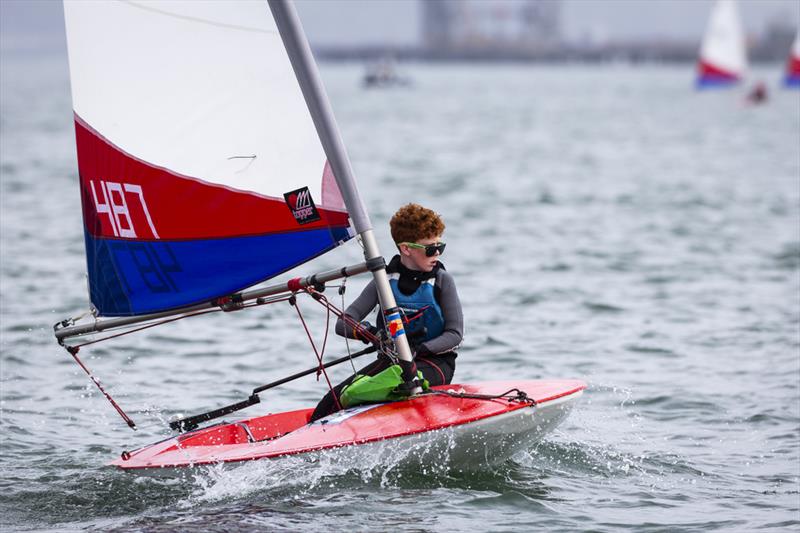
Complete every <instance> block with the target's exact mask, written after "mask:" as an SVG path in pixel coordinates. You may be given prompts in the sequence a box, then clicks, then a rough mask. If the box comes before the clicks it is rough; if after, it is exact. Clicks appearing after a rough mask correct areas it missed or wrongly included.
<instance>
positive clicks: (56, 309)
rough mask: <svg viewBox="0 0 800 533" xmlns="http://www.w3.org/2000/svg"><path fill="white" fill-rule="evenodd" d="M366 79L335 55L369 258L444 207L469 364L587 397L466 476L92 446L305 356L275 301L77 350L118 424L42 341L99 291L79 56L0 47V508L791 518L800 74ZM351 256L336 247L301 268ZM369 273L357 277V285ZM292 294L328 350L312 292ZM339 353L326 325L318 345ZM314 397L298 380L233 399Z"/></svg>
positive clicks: (319, 518) (637, 520)
mask: <svg viewBox="0 0 800 533" xmlns="http://www.w3.org/2000/svg"><path fill="white" fill-rule="evenodd" d="M362 74H363V69H362V67H361V66H360V65H323V67H322V76H323V79H324V82H325V84H326V86H327V89H328V92H329V95H330V99H331V102H332V105H333V108H334V111H335V113H336V117H337V120H338V122H339V126H340V129H341V132H342V135H343V137H344V141H345V144H346V146H347V148H348V151H349V154H350V157H351V159H352V162H353V167H354V169H355V173H356V176H357V177H358V181H359V184H360V189H361V193H362V195H363V198H364V200H365V202H366V205H367V206H368V209H369V211H370V213H371V216H372V220H373V223H374V225H375V230H376V233H377V237H378V240H379V242H380V245H381V247H382V250H383V251H384V253H385V254H387V255H389V254H391V253H392V243H391V241H390V238H389V234H388V228H387V225H388V224H387V223H388V219H389V218H390V217H391V215H392V213H393V212H394V211H395V210H396V209H397V208H398V207H399V206H400V205H402V204H404V203H406V202H419V203H421V204H423V205H426V206H428V207H431V208H433V209H435V210H436V211H437V212H439V213H441V215H442V216H443V218H444V220H445V222H446V224H447V230H446V232H445V241H446V242H447V245H448V246H447V252H446V253H445V254H444V256H443V257H442V261H443V262H444V264H445V265H446V267H447V269H448V270H449V271H450V272H451V273H452V274H453V276H454V278H455V280H456V283H457V286H458V289H459V294H460V297H461V302H462V305H463V308H464V316H465V338H464V343H463V346H462V348H461V350H460V352H459V354H460V355H459V357H458V368H457V370H456V381H461V382H469V381H481V380H496V379H522V378H524V379H538V378H580V379H584V380H586V381H587V382H588V384H589V388H588V390H587V391H586V393H585V395H584V397H583V399H582V401H581V402H580V403H579V404H578V406H577V408H576V410H575V411H574V412H573V413H572V415H571V416H570V417H569V418H568V419H567V420H566V421H565V422H564V423H563V424H562V425H561V426H560V427H559V428H558V430H556V431H555V432H553V433H551V434H550V435H549V437H548V438H547V439H546V440H544V441H543V442H540V443H531V444H530V446H529V447H527V449H525V450H524V451H523V452H522V453H520V454H518V455H517V456H515V457H514V458H513V459H512V460H509V461H506V462H504V463H501V464H494V465H484V466H482V467H481V468H478V469H477V470H474V471H470V472H457V471H450V470H448V469H446V468H444V469H443V468H437V465H435V464H432V465H429V466H428V467H424V468H420V469H411V470H409V469H404V468H402V467H401V466H400V462H399V461H397V462H395V461H392V460H382V461H379V462H376V461H370V460H367V459H365V458H363V457H360V458H358V459H357V460H352V461H348V460H347V456H346V455H345V456H344V458H342V456H341V455H340V456H338V457H336V458H333V457H326V456H324V455H323V457H322V459H319V460H317V461H308V460H305V459H303V458H290V459H287V460H284V461H277V462H269V461H264V462H257V463H253V464H248V465H244V466H242V467H240V468H227V467H214V468H207V469H200V470H198V471H189V472H186V473H185V474H184V475H182V476H180V477H177V478H159V477H156V478H150V477H139V476H137V475H131V474H126V473H122V472H118V471H115V470H113V469H111V468H109V467H107V466H106V464H107V463H108V462H109V461H110V460H112V459H113V458H115V457H117V456H118V454H119V453H120V452H121V451H122V450H126V449H127V450H130V449H134V448H136V447H139V446H142V445H145V444H148V443H150V442H153V441H156V440H160V439H162V438H165V437H167V436H169V435H170V432H169V430H168V429H167V421H168V420H169V419H170V418H171V417H173V416H175V415H177V414H194V413H197V412H201V411H204V410H208V409H211V408H214V407H218V406H221V405H225V404H228V403H233V402H236V401H239V400H242V399H245V398H246V397H247V396H248V395H249V392H250V391H251V390H252V389H253V388H254V387H257V386H259V385H261V384H263V383H267V382H269V381H271V380H274V379H277V378H280V377H283V376H285V375H287V374H289V373H293V372H296V371H299V370H302V369H305V368H309V367H312V366H314V364H315V357H314V354H313V351H312V349H311V347H310V344H309V342H308V339H307V337H306V334H305V332H304V331H303V328H302V326H301V324H300V323H299V321H298V319H297V316H296V313H295V312H294V311H293V310H292V309H291V308H290V307H289V306H288V304H285V303H284V304H275V305H272V306H266V307H261V308H257V309H254V310H249V311H246V312H241V313H232V314H222V313H219V314H214V315H210V316H207V317H201V318H195V319H189V320H184V321H180V322H176V323H173V324H170V325H165V326H161V327H159V328H155V329H151V330H148V331H145V332H140V333H138V334H135V335H130V336H127V337H122V338H120V339H117V340H114V341H108V342H105V343H100V344H97V345H94V346H91V347H87V348H84V349H83V350H82V351H81V353H80V355H81V356H82V357H83V360H84V362H85V363H86V364H87V365H88V366H89V367H90V368H91V369H92V370H93V371H94V372H95V373H96V374H97V376H98V377H99V378H100V379H101V380H102V381H103V383H104V384H105V386H106V387H107V388H108V389H109V391H110V392H111V393H112V395H113V396H114V397H115V398H116V400H117V401H118V402H119V403H120V404H121V405H122V407H123V408H124V409H125V410H126V411H127V412H128V413H129V414H130V415H131V416H132V418H133V419H134V420H135V421H136V422H137V424H138V426H139V430H138V431H137V432H133V431H131V430H130V429H129V428H128V427H127V426H126V425H125V424H124V423H123V422H122V420H121V419H120V418H119V417H118V416H117V414H116V413H115V412H114V410H113V409H112V408H111V406H110V405H109V404H108V403H107V402H106V400H105V399H104V398H103V397H102V395H100V394H99V393H98V391H97V390H96V389H95V387H94V385H93V384H92V383H91V382H90V381H89V380H88V378H87V376H86V375H85V374H84V373H83V372H82V371H81V370H80V369H79V368H78V366H77V365H76V364H75V363H74V362H73V361H72V359H71V357H70V356H69V354H67V353H66V352H65V351H64V350H63V349H62V348H60V347H59V346H58V345H57V344H56V342H55V340H54V338H53V335H52V324H53V323H55V322H56V321H58V320H61V319H63V318H66V317H68V316H75V315H77V314H80V313H81V312H83V311H85V310H86V309H87V299H86V283H85V270H86V269H85V259H84V255H83V229H82V221H81V216H80V200H79V194H78V184H77V179H78V178H77V171H76V156H75V148H74V138H73V135H74V132H73V126H72V122H71V121H72V115H71V105H70V93H69V81H68V73H67V67H66V61H65V59H64V58H63V57H56V58H51V59H46V58H45V59H42V58H23V59H18V60H4V62H3V65H2V76H0V80H1V83H2V93H1V94H2V108H1V109H0V127H1V130H0V132H1V133H2V144H0V148H2V153H1V154H0V155H1V160H0V165H1V167H0V170H1V172H2V179H1V180H0V222H2V226H1V227H2V232H1V233H0V260H1V261H2V267H1V271H0V272H1V274H2V277H0V297H1V298H2V299H1V300H0V310H1V311H2V315H0V321H1V322H2V324H1V325H0V337H1V338H0V349H1V350H2V381H0V387H2V399H1V403H0V409H1V411H0V416H1V418H0V425H1V426H2V427H1V428H0V439H2V440H0V445H1V446H2V448H1V449H0V527H1V528H2V529H3V530H15V531H24V530H48V529H53V530H63V531H68V530H77V529H89V530H97V531H108V530H113V531H184V530H192V531H250V530H259V529H261V530H270V531H300V530H302V531H346V530H355V531H366V530H376V531H377V530H398V531H432V530H449V531H533V530H592V531H618V530H621V529H630V530H636V531H703V530H717V529H720V530H734V531H736V530H738V531H752V530H756V529H759V528H762V529H765V530H790V529H796V528H798V526H800V509H799V507H800V479H799V478H800V383H799V382H800V330H799V328H800V326H799V325H798V324H799V323H800V93H798V92H788V91H785V90H782V89H780V88H779V87H778V85H777V83H778V80H779V75H780V66H778V65H774V66H764V67H761V68H759V69H756V74H757V75H759V76H761V77H763V78H764V79H766V80H770V81H774V83H770V97H769V100H768V101H767V102H766V103H765V104H764V105H761V106H755V107H754V106H748V105H746V104H744V103H743V93H742V91H741V90H733V91H709V92H704V93H698V92H695V91H694V90H693V88H692V66H691V65H675V66H650V65H646V66H641V67H638V68H632V67H628V66H625V65H603V66H583V65H568V66H555V65H554V66H538V65H504V66H490V65H448V64H437V65H409V66H407V67H406V68H405V69H404V74H407V75H408V76H409V77H410V78H412V79H413V85H412V86H410V87H406V88H396V89H391V90H367V89H364V88H362V87H361V84H360V78H361V76H362ZM360 260H361V252H360V249H359V247H358V244H357V243H356V242H354V241H353V242H350V243H348V244H347V245H346V246H344V247H342V248H340V249H339V250H337V251H335V252H333V253H331V254H329V255H327V256H324V257H322V258H320V259H318V260H317V261H315V262H313V263H311V264H309V265H306V266H304V267H303V268H301V269H299V270H298V271H297V272H298V274H299V273H303V274H307V273H311V272H314V271H320V270H324V269H327V268H333V267H338V266H342V265H344V264H350V263H356V262H359V261H360ZM364 283H365V279H353V280H350V281H348V283H347V290H346V292H345V295H344V299H345V301H351V300H352V299H353V298H354V297H355V296H356V295H357V294H358V291H359V289H360V287H362V286H363V284H364ZM328 294H329V298H330V299H331V301H333V302H334V303H337V304H340V303H341V300H340V297H339V296H338V294H337V293H336V291H335V290H330V291H329V292H328ZM299 303H300V308H301V310H302V312H303V313H304V316H305V317H306V319H307V320H308V321H309V323H310V325H311V327H310V329H311V332H312V334H313V335H314V338H315V342H316V343H317V346H318V347H319V346H320V345H321V343H322V340H323V336H324V332H325V318H326V317H325V314H324V313H323V312H322V311H321V310H320V309H318V308H317V307H318V306H317V305H316V304H315V303H314V302H313V301H311V300H310V299H301V300H300V302H299ZM350 349H351V350H357V349H359V347H358V346H351V347H350ZM346 350H347V347H346V346H345V344H344V342H343V341H342V340H341V339H338V338H334V337H330V338H329V339H328V343H327V348H326V353H327V354H328V355H329V356H331V357H334V356H340V355H342V354H344V353H346ZM366 362H367V361H366V360H363V359H362V360H360V361H358V363H361V364H365V363H366ZM351 371H352V368H350V367H349V366H347V365H341V366H339V367H336V368H334V369H332V370H331V371H330V374H331V378H332V379H333V380H334V381H338V380H341V379H343V378H344V377H346V376H347V375H348V374H349V373H350V372H351ZM324 392H325V384H324V380H320V381H317V380H315V379H314V377H313V376H309V377H307V378H303V379H301V380H298V381H296V382H293V383H291V384H287V385H285V386H283V387H281V388H280V389H275V390H270V391H267V392H265V393H263V394H262V403H261V404H260V405H258V406H256V407H252V408H250V409H249V410H248V411H245V412H244V413H243V415H250V416H254V415H257V414H260V413H265V412H279V411H283V410H290V409H297V408H302V407H309V406H313V405H314V404H315V402H316V400H317V399H318V398H319V397H320V396H322V394H323V393H324Z"/></svg>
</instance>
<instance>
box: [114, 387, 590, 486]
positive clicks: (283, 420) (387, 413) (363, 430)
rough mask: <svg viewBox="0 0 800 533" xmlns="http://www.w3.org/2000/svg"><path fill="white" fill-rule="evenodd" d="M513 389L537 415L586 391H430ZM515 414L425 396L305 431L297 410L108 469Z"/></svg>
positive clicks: (246, 455)
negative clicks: (533, 406) (532, 403)
mask: <svg viewBox="0 0 800 533" xmlns="http://www.w3.org/2000/svg"><path fill="white" fill-rule="evenodd" d="M512 388H518V389H520V390H523V391H525V393H526V394H527V395H528V397H529V398H531V399H532V400H534V401H535V402H536V404H537V408H541V407H542V406H545V405H547V404H548V403H553V404H555V403H558V400H559V399H562V400H563V399H564V398H565V397H568V396H570V395H578V394H579V393H580V392H581V391H583V389H585V388H586V384H585V383H584V382H582V381H577V380H558V381H503V382H486V383H478V384H464V385H446V386H441V387H434V389H440V390H456V391H460V390H462V389H463V390H464V391H465V392H467V393H476V394H489V395H491V394H501V393H503V392H506V391H508V390H509V389H512ZM520 409H530V404H528V403H522V402H517V401H509V400H505V399H496V400H482V399H473V398H454V397H449V396H442V395H423V396H419V397H415V398H412V399H410V400H408V401H402V402H394V403H387V404H376V405H365V406H359V407H356V408H353V409H348V410H346V411H341V412H340V413H335V414H333V415H331V416H329V417H326V418H325V419H322V420H319V421H317V422H315V423H313V424H308V419H309V417H310V415H311V412H312V410H311V409H301V410H298V411H289V412H285V413H278V414H273V415H266V416H260V417H255V418H250V419H246V420H242V421H238V422H233V423H223V424H219V425H215V426H212V427H208V428H202V429H198V430H195V431H192V432H189V433H186V434H183V435H180V436H178V437H175V438H171V439H167V440H165V441H163V442H159V443H156V444H153V445H150V446H146V447H144V448H141V449H139V450H136V451H134V452H131V453H130V455H129V456H127V458H126V459H122V458H120V459H117V460H115V461H114V462H113V463H112V465H114V466H117V467H119V468H121V469H124V470H140V469H153V468H174V467H186V466H200V465H207V464H216V463H223V462H241V461H250V460H255V459H266V458H276V457H282V456H287V455H296V454H303V453H308V452H314V451H319V450H325V449H332V448H340V447H343V446H349V445H356V444H366V443H371V442H377V441H382V440H387V439H394V438H398V437H404V436H409V435H414V434H419V433H425V432H430V431H434V430H437V429H443V428H450V427H459V426H465V425H469V424H471V423H474V422H477V421H482V420H486V419H490V418H492V417H497V416H498V415H502V414H505V413H511V412H514V411H517V410H520ZM534 416H535V414H534Z"/></svg>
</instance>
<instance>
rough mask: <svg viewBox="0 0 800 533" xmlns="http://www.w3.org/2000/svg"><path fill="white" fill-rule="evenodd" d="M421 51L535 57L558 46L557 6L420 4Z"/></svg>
mask: <svg viewBox="0 0 800 533" xmlns="http://www.w3.org/2000/svg"><path fill="white" fill-rule="evenodd" d="M420 5H421V9H420V13H421V16H422V21H421V22H422V33H423V43H424V46H425V48H426V49H427V50H428V51H430V52H435V53H441V54H445V55H450V54H456V55H458V54H461V53H467V54H469V53H479V54H480V53H482V52H488V53H496V54H503V53H512V54H514V53H522V54H524V53H536V52H541V51H543V50H552V49H554V48H556V47H558V46H559V45H560V43H561V0H491V1H487V0H420Z"/></svg>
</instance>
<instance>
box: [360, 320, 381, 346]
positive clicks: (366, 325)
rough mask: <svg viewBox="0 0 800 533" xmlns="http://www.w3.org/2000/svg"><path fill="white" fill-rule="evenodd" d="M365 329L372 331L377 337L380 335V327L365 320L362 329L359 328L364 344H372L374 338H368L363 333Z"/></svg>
mask: <svg viewBox="0 0 800 533" xmlns="http://www.w3.org/2000/svg"><path fill="white" fill-rule="evenodd" d="M363 330H366V331H367V332H369V333H371V334H372V335H375V336H376V337H379V335H378V333H379V331H378V328H377V327H375V326H373V325H372V324H370V323H369V322H366V321H364V322H362V323H361V329H359V330H358V338H359V340H360V341H361V342H363V343H364V344H372V340H370V339H369V338H367V337H366V336H365V335H363V334H362V331H363Z"/></svg>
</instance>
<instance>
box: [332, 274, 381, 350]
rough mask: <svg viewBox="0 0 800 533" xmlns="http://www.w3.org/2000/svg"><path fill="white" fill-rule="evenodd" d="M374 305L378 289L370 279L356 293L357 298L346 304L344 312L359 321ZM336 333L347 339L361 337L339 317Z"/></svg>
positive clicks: (376, 300)
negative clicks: (357, 293) (362, 288)
mask: <svg viewBox="0 0 800 533" xmlns="http://www.w3.org/2000/svg"><path fill="white" fill-rule="evenodd" d="M376 305H378V291H377V290H376V289H375V280H371V281H370V282H369V283H367V286H366V287H364V290H363V291H361V294H359V295H358V298H356V299H355V300H354V301H353V303H352V304H350V305H349V306H347V309H346V310H345V312H344V314H346V315H347V316H349V317H350V318H352V319H353V320H355V321H356V322H361V321H362V320H364V318H365V317H366V316H367V315H369V314H370V313H371V312H372V310H373V309H375V306H376ZM336 334H337V335H341V336H342V337H347V338H348V339H359V340H361V337H359V336H357V335H356V334H355V332H354V331H353V328H352V327H351V326H348V325H347V324H345V323H344V320H342V319H341V318H339V319H338V320H337V321H336Z"/></svg>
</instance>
